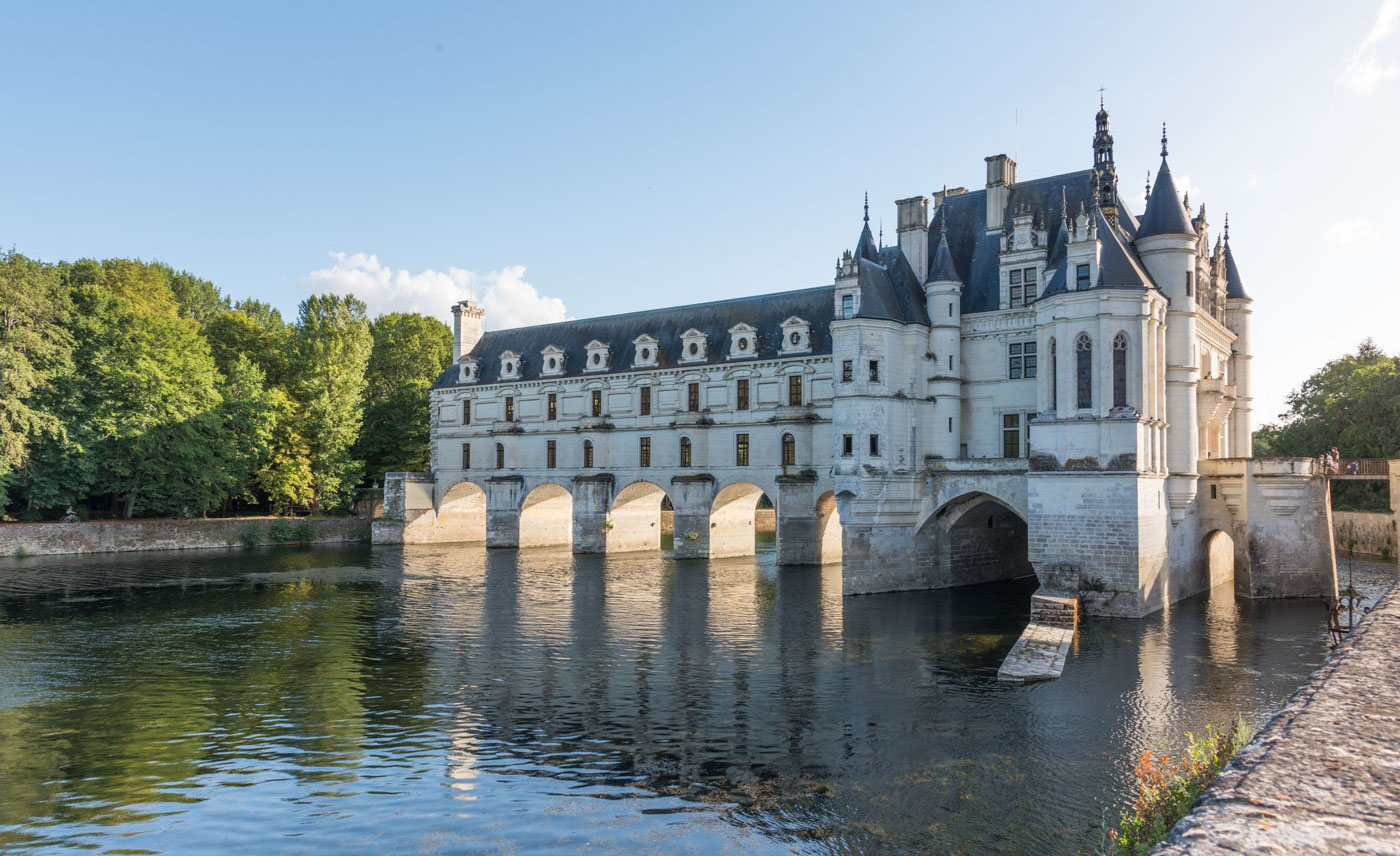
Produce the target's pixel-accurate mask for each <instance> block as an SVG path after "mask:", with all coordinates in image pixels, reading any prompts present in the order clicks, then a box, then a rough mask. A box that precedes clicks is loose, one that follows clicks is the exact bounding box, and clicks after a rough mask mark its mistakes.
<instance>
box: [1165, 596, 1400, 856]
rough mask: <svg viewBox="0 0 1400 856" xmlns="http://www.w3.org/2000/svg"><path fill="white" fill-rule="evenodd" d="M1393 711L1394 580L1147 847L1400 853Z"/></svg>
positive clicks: (1178, 852)
mask: <svg viewBox="0 0 1400 856" xmlns="http://www.w3.org/2000/svg"><path fill="white" fill-rule="evenodd" d="M1396 711H1400V587H1396V586H1393V587H1392V588H1391V589H1390V591H1389V592H1388V593H1387V594H1386V596H1385V597H1384V598H1382V599H1381V601H1380V603H1379V604H1377V605H1376V608H1375V609H1374V610H1372V611H1371V613H1370V614H1369V615H1367V616H1366V617H1365V618H1364V619H1362V621H1361V624H1360V626H1359V627H1357V629H1356V630H1355V632H1353V633H1352V635H1351V636H1350V637H1349V638H1347V639H1346V640H1345V641H1344V642H1343V643H1342V644H1341V645H1339V646H1337V649H1336V650H1335V651H1333V652H1332V655H1331V656H1329V657H1328V658H1327V659H1326V660H1325V661H1323V663H1322V665H1321V666H1320V667H1318V670H1317V671H1316V672H1314V673H1313V674H1312V677H1310V678H1309V679H1308V681H1307V683H1305V684H1303V686H1302V687H1300V688H1299V689H1298V691H1297V692H1295V693H1294V694H1293V696H1292V697H1291V698H1290V699H1289V700H1288V703H1287V704H1286V705H1285V706H1284V708H1283V710H1281V711H1279V713H1278V715H1276V716H1275V717H1274V718H1273V719H1272V720H1270V721H1269V724H1268V725H1266V726H1265V727H1264V729H1263V730H1262V731H1260V732H1259V735H1258V736H1257V737H1255V738H1254V740H1253V741H1252V742H1251V743H1250V744H1249V745H1248V746H1246V747H1245V749H1244V751H1243V752H1241V753H1240V755H1239V757H1237V758H1236V759H1235V760H1234V761H1233V762H1232V763H1231V764H1230V765H1229V766H1228V767H1226V768H1225V771H1224V772H1223V773H1221V774H1220V778H1219V779H1217V780H1216V783H1215V785H1214V786H1212V787H1211V788H1210V790H1208V791H1206V793H1205V794H1204V795H1203V796H1202V797H1201V799H1200V800H1198V801H1197V803H1196V806H1195V808H1194V810H1192V812H1191V813H1190V814H1188V815H1187V816H1186V817H1185V818H1183V819H1182V820H1181V822H1180V823H1178V824H1177V825H1176V826H1175V827H1173V828H1172V831H1171V834H1169V835H1168V836H1167V840H1166V841H1165V842H1164V843H1163V844H1162V845H1161V846H1159V847H1158V848H1157V849H1155V850H1154V851H1153V853H1154V854H1157V856H1188V854H1189V856H1217V854H1219V856H1225V854H1240V853H1365V854H1372V853H1377V854H1378V853H1400V715H1397V714H1396Z"/></svg>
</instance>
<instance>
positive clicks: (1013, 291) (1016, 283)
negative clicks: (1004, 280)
mask: <svg viewBox="0 0 1400 856" xmlns="http://www.w3.org/2000/svg"><path fill="white" fill-rule="evenodd" d="M1009 277H1010V281H1009V283H1008V286H1009V294H1010V296H1011V308H1012V309H1018V308H1020V306H1021V269H1020V268H1017V269H1016V270H1013V271H1011V273H1010V274H1009Z"/></svg>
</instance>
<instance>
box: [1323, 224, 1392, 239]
mask: <svg viewBox="0 0 1400 856" xmlns="http://www.w3.org/2000/svg"><path fill="white" fill-rule="evenodd" d="M1380 236H1381V231H1380V229H1377V228H1376V224H1375V223H1372V222H1371V221H1370V220H1338V221H1337V222H1335V223H1333V224H1332V225H1331V226H1328V227H1327V240H1329V241H1331V242H1333V243H1334V244H1365V243H1370V242H1371V241H1375V240H1378V239H1379V238H1380Z"/></svg>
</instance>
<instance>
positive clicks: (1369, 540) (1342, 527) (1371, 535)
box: [1332, 511, 1400, 559]
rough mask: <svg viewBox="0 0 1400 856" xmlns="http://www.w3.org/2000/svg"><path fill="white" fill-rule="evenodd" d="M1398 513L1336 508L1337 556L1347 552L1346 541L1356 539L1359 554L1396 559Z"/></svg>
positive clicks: (1333, 513)
mask: <svg viewBox="0 0 1400 856" xmlns="http://www.w3.org/2000/svg"><path fill="white" fill-rule="evenodd" d="M1395 517H1396V516H1395V515H1394V514H1387V513H1385V512H1369V511H1334V512H1332V518H1333V521H1334V522H1333V528H1334V531H1335V532H1336V538H1337V558H1339V559H1340V558H1342V557H1343V556H1345V555H1346V554H1347V552H1346V551H1347V541H1348V540H1349V539H1351V538H1355V539H1356V555H1358V556H1377V557H1382V558H1388V559H1395V558H1396V557H1397V556H1400V553H1397V552H1396V549H1395V544H1396V541H1395Z"/></svg>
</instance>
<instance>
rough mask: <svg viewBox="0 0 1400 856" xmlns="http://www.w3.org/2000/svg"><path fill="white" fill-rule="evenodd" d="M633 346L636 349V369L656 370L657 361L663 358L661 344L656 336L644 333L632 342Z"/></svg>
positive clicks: (633, 364) (633, 363)
mask: <svg viewBox="0 0 1400 856" xmlns="http://www.w3.org/2000/svg"><path fill="white" fill-rule="evenodd" d="M632 346H633V347H634V348H635V349H636V350H635V353H634V356H633V358H632V366H633V367H634V368H655V367H656V365H657V360H658V359H660V356H661V347H660V342H659V341H658V340H657V338H656V337H655V336H650V335H647V334H646V333H643V334H642V335H640V336H638V337H637V338H635V339H633V340H632Z"/></svg>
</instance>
